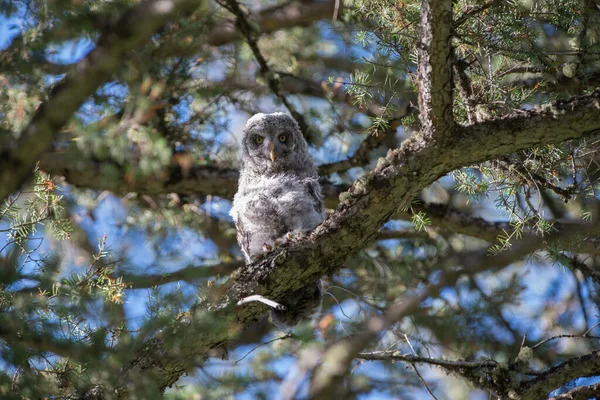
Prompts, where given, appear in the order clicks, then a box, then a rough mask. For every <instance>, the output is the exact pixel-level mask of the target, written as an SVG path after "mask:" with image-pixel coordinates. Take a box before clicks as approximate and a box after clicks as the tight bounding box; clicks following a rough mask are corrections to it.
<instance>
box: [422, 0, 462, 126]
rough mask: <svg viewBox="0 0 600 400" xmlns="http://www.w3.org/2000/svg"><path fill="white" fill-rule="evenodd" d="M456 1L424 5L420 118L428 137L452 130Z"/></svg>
mask: <svg viewBox="0 0 600 400" xmlns="http://www.w3.org/2000/svg"><path fill="white" fill-rule="evenodd" d="M451 34H452V0H423V1H422V2H421V35H420V36H421V39H420V43H419V65H418V76H419V117H420V120H421V126H422V128H423V130H424V132H425V134H427V135H434V136H438V135H440V134H441V133H443V132H445V131H447V130H448V129H450V128H452V126H453V125H454V116H453V115H452V60H451V48H450V38H451Z"/></svg>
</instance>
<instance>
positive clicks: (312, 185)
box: [305, 178, 325, 217]
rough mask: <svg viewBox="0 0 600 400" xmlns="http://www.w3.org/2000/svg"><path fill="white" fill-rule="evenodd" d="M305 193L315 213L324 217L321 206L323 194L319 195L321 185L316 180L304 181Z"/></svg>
mask: <svg viewBox="0 0 600 400" xmlns="http://www.w3.org/2000/svg"><path fill="white" fill-rule="evenodd" d="M305 184H306V191H307V193H308V195H309V196H310V199H311V200H312V204H313V207H314V209H315V212H316V213H317V214H319V215H322V216H323V217H324V216H325V207H324V204H323V194H322V193H321V185H320V184H319V181H317V180H316V179H313V178H311V179H306V181H305Z"/></svg>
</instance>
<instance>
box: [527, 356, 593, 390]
mask: <svg viewBox="0 0 600 400" xmlns="http://www.w3.org/2000/svg"><path fill="white" fill-rule="evenodd" d="M593 375H600V350H594V351H592V352H590V353H588V354H586V355H583V356H580V357H573V358H570V359H568V360H567V361H565V362H563V363H561V364H559V365H557V366H555V367H552V368H550V369H548V370H546V371H544V372H542V373H541V374H540V375H539V376H537V377H535V379H532V380H530V381H527V382H524V383H523V384H521V386H520V387H519V388H518V390H517V393H518V394H519V396H520V397H518V399H519V400H538V399H544V398H547V397H548V394H549V393H550V392H551V391H553V390H554V389H556V388H559V387H561V386H562V385H564V384H566V383H568V382H570V381H572V380H574V379H577V378H580V377H582V376H593Z"/></svg>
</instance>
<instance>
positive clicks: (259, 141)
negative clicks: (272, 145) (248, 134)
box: [254, 135, 264, 144]
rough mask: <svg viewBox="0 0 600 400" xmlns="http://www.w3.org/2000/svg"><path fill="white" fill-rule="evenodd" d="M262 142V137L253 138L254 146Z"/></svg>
mask: <svg viewBox="0 0 600 400" xmlns="http://www.w3.org/2000/svg"><path fill="white" fill-rule="evenodd" d="M263 140H264V139H263V138H262V136H258V135H257V136H254V143H256V144H261V143H262V142H263Z"/></svg>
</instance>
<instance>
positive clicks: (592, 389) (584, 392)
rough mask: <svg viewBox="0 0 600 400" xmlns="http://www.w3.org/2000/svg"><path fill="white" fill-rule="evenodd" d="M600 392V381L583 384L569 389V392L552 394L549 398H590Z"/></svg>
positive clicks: (567, 399) (582, 399)
mask: <svg viewBox="0 0 600 400" xmlns="http://www.w3.org/2000/svg"><path fill="white" fill-rule="evenodd" d="M598 393H600V383H596V384H595V385H592V386H581V387H578V388H575V389H573V390H569V391H568V392H567V393H563V394H559V395H558V396H552V397H550V398H549V399H548V400H589V399H590V398H592V397H593V396H597V395H598Z"/></svg>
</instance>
